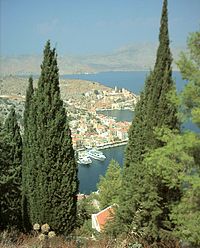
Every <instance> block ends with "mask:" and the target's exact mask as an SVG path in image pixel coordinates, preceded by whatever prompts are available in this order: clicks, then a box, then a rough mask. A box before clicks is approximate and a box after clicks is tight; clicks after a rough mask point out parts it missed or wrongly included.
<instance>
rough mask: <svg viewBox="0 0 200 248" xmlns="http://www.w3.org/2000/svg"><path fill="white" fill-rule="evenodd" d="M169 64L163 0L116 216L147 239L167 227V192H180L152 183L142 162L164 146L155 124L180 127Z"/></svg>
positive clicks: (130, 139) (122, 223)
mask: <svg viewBox="0 0 200 248" xmlns="http://www.w3.org/2000/svg"><path fill="white" fill-rule="evenodd" d="M171 64H172V56H171V52H170V48H169V34H168V13H167V0H164V2H163V8H162V16H161V25H160V34H159V47H158V50H157V57H156V63H155V66H154V69H153V71H151V72H150V74H149V76H148V77H147V79H146V82H145V88H144V91H143V92H142V94H141V98H140V101H139V102H138V104H137V106H136V110H135V117H134V120H133V122H132V125H131V127H130V130H129V142H128V145H127V149H126V157H125V163H124V168H123V183H122V190H121V193H120V194H121V204H120V208H119V211H118V215H117V221H118V223H120V224H121V225H123V226H124V229H125V230H126V231H130V230H131V231H136V232H138V234H139V235H141V236H143V237H145V235H146V237H148V238H149V240H151V239H152V240H155V239H156V238H158V237H159V229H161V228H163V229H168V227H167V225H168V224H166V225H165V221H166V220H167V219H168V217H169V216H168V214H169V211H168V207H169V205H168V204H169V202H168V200H169V195H170V194H171V195H173V197H174V199H176V197H177V195H178V194H179V192H172V191H173V190H171V191H170V189H169V188H167V187H165V185H163V184H162V183H161V182H160V185H155V183H153V181H154V179H152V178H151V177H150V176H149V174H148V171H147V170H145V165H144V163H143V160H144V156H145V155H146V154H147V152H148V151H150V150H151V149H155V148H157V147H159V146H162V145H163V144H162V143H161V142H160V141H158V140H157V138H156V135H155V133H154V130H155V127H158V128H161V127H163V126H165V127H168V128H170V129H172V130H177V129H179V123H178V119H177V116H176V114H177V109H176V106H175V105H173V104H172V103H171V102H170V100H169V94H170V92H171V91H172V90H174V83H173V80H172V67H171Z"/></svg>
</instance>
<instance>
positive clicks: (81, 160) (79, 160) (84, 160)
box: [77, 156, 92, 164]
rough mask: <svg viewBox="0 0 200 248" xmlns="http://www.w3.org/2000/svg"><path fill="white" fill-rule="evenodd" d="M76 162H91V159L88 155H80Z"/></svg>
mask: <svg viewBox="0 0 200 248" xmlns="http://www.w3.org/2000/svg"><path fill="white" fill-rule="evenodd" d="M77 163H78V164H91V163H92V160H91V159H90V158H89V157H88V156H84V157H80V158H79V159H78V160H77Z"/></svg>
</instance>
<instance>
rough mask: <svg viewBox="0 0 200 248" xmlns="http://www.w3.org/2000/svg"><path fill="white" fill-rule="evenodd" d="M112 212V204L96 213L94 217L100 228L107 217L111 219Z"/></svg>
mask: <svg viewBox="0 0 200 248" xmlns="http://www.w3.org/2000/svg"><path fill="white" fill-rule="evenodd" d="M113 213H114V209H113V207H112V206H110V207H108V208H106V209H104V210H102V211H101V212H99V213H97V214H96V219H97V221H98V223H99V226H100V229H101V230H102V229H103V227H104V226H105V224H106V222H107V221H108V220H109V219H112V215H113Z"/></svg>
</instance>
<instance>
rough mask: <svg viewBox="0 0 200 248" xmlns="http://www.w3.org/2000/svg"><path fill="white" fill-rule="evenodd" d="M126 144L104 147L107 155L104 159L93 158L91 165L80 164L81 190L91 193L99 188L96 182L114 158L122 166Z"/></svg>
mask: <svg viewBox="0 0 200 248" xmlns="http://www.w3.org/2000/svg"><path fill="white" fill-rule="evenodd" d="M124 150H125V145H123V146H117V147H111V148H107V149H103V150H102V152H103V153H104V155H105V156H106V159H105V160H104V161H98V160H94V159H92V164H90V165H79V181H80V185H79V191H80V192H81V193H84V194H89V193H91V192H93V191H96V190H97V187H96V184H97V183H98V181H99V176H100V175H105V172H106V169H107V167H108V165H109V163H110V161H111V160H112V159H114V160H116V161H117V162H118V163H119V164H120V165H121V166H122V164H123V158H124Z"/></svg>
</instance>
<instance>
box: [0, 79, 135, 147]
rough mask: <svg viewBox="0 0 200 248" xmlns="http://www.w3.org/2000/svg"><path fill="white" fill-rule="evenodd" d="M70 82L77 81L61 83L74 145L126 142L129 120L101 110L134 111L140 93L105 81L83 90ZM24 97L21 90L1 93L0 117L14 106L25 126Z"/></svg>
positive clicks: (104, 145) (91, 145)
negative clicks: (104, 83)
mask: <svg viewBox="0 0 200 248" xmlns="http://www.w3.org/2000/svg"><path fill="white" fill-rule="evenodd" d="M70 83H73V84H74V81H73V82H70V81H67V85H68V87H66V89H65V85H66V83H65V82H63V83H62V84H61V96H62V98H63V101H64V105H65V107H66V110H67V115H68V120H69V125H70V128H71V132H72V141H73V147H74V149H75V150H81V149H83V148H85V147H87V146H89V147H98V148H101V147H102V148H105V147H106V146H113V145H118V144H123V143H125V142H126V141H127V139H128V129H129V127H130V122H127V121H117V120H116V119H115V118H113V117H111V116H106V115H104V114H102V112H100V111H102V110H130V111H133V110H134V106H135V104H136V102H137V100H138V96H137V95H135V94H134V93H132V92H130V91H128V90H126V89H124V88H123V89H119V88H117V87H115V88H109V87H104V86H103V85H102V86H101V87H99V86H98V84H97V83H95V82H91V83H90V84H87V85H88V87H87V88H86V87H85V88H84V90H78V88H74V87H72V86H71V85H70ZM78 83H79V86H80V88H81V87H82V85H84V84H85V82H84V80H83V82H78ZM73 86H75V85H73ZM87 89H88V90H87ZM24 101H25V97H24V96H23V95H22V94H16V95H15V94H11V95H1V96H0V110H1V111H0V112H1V118H3V119H5V118H6V116H7V114H8V112H9V109H10V108H11V107H12V106H14V107H15V109H16V112H17V114H18V119H19V123H20V125H21V128H22V130H23V122H22V115H23V111H24Z"/></svg>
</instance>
